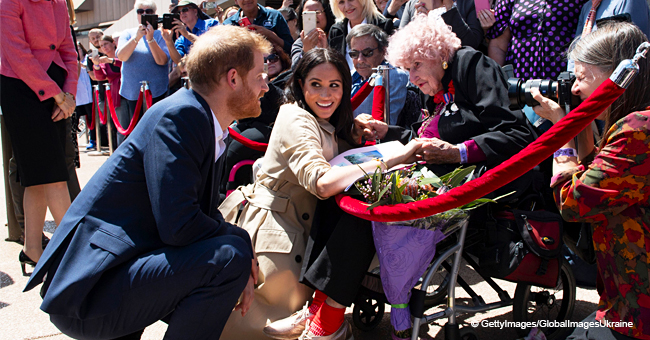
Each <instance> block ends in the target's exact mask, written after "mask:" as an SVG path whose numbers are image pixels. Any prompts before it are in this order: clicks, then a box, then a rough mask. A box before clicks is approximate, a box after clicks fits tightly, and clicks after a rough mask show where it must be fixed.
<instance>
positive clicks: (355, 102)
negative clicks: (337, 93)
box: [352, 81, 372, 111]
mask: <svg viewBox="0 0 650 340" xmlns="http://www.w3.org/2000/svg"><path fill="white" fill-rule="evenodd" d="M369 83H370V82H369V81H367V82H366V83H365V84H363V86H361V88H360V89H359V91H357V93H355V94H354V97H352V111H354V110H356V109H357V108H358V107H359V105H361V103H363V101H364V100H366V98H368V95H369V94H370V92H372V86H370V84H369Z"/></svg>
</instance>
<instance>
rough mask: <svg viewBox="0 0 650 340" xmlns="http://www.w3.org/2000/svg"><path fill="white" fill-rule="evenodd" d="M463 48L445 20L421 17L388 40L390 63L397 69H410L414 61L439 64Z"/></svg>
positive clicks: (420, 15)
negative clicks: (428, 61)
mask: <svg viewBox="0 0 650 340" xmlns="http://www.w3.org/2000/svg"><path fill="white" fill-rule="evenodd" d="M431 14H433V13H431ZM460 46H461V44H460V39H458V37H456V34H454V33H453V32H452V31H451V27H449V26H447V24H446V23H445V22H444V21H443V20H442V18H440V17H439V16H435V15H429V16H426V15H424V14H418V15H416V17H415V19H414V20H413V21H411V22H410V23H409V24H408V25H406V27H404V28H402V29H400V30H399V31H397V33H395V34H393V36H391V37H390V38H389V39H388V49H387V55H386V59H387V60H388V62H389V63H391V64H392V65H394V66H397V67H406V68H410V65H411V64H412V63H413V61H414V60H431V61H434V62H437V63H439V62H441V61H442V60H444V61H449V60H450V59H451V58H453V56H454V53H456V50H458V49H459V48H460Z"/></svg>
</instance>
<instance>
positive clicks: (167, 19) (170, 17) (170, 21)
mask: <svg viewBox="0 0 650 340" xmlns="http://www.w3.org/2000/svg"><path fill="white" fill-rule="evenodd" d="M174 19H177V20H178V21H180V20H181V15H180V14H179V13H165V14H163V19H162V24H163V25H162V26H163V28H164V29H166V30H170V29H172V28H173V27H174Z"/></svg>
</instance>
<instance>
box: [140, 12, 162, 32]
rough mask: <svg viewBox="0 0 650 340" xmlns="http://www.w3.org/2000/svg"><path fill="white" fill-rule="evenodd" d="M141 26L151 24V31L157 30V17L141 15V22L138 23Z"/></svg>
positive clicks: (155, 15) (154, 15)
mask: <svg viewBox="0 0 650 340" xmlns="http://www.w3.org/2000/svg"><path fill="white" fill-rule="evenodd" d="M140 23H141V24H142V25H144V26H147V23H150V24H151V27H153V29H158V15H157V14H142V20H141V22H140Z"/></svg>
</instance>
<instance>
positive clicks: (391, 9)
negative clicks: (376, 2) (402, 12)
mask: <svg viewBox="0 0 650 340" xmlns="http://www.w3.org/2000/svg"><path fill="white" fill-rule="evenodd" d="M408 1H409V0H393V1H391V3H390V6H388V14H390V15H396V14H397V11H399V9H400V7H402V5H404V4H405V3H407V2H408Z"/></svg>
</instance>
